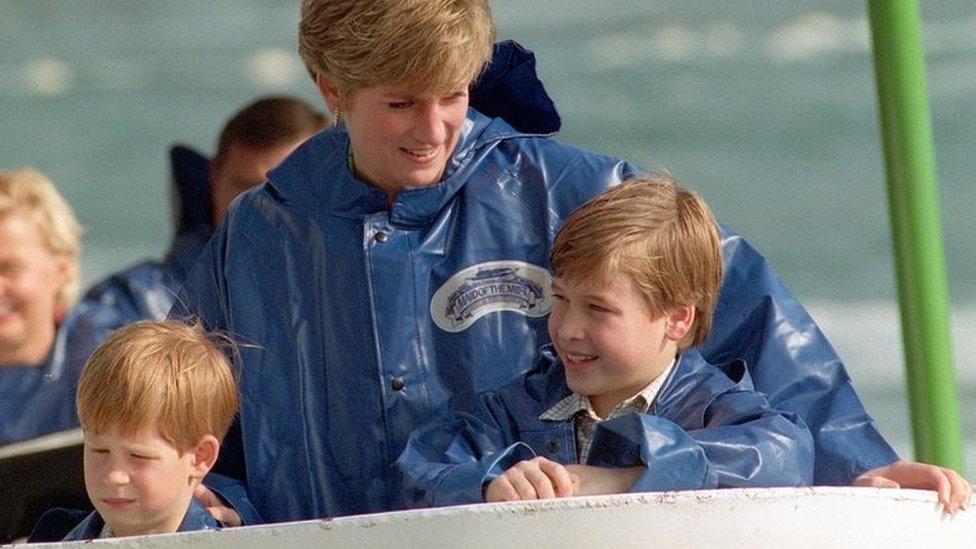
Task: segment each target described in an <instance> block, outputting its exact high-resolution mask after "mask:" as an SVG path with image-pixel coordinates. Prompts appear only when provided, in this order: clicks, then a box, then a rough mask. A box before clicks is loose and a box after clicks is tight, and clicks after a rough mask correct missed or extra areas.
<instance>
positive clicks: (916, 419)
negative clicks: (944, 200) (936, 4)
mask: <svg viewBox="0 0 976 549" xmlns="http://www.w3.org/2000/svg"><path fill="white" fill-rule="evenodd" d="M868 10H869V12H870V17H871V36H872V42H873V46H874V64H875V75H876V78H877V85H878V105H879V107H880V111H881V126H882V139H883V142H884V153H885V170H886V172H887V176H888V177H887V179H888V202H889V208H890V215H891V227H892V233H893V235H894V244H895V258H896V266H897V278H898V296H899V303H900V309H901V321H902V338H903V340H904V341H903V344H904V349H905V368H906V372H907V378H908V389H909V400H910V405H911V414H912V435H913V438H914V441H915V454H916V459H918V460H920V461H926V462H932V463H937V464H939V465H943V466H946V467H951V468H953V469H956V470H957V471H964V463H963V454H962V439H961V435H960V428H959V405H958V397H957V394H956V386H955V373H954V371H953V365H952V349H951V343H950V337H949V305H948V298H947V286H948V284H947V282H946V274H945V261H944V259H943V251H942V230H941V226H940V222H939V195H938V188H937V183H936V177H935V160H934V156H935V155H934V152H933V146H932V126H931V121H930V115H929V109H928V97H927V92H926V81H925V59H924V54H923V48H922V39H921V31H920V27H921V24H920V17H919V8H918V2H917V0H869V1H868Z"/></svg>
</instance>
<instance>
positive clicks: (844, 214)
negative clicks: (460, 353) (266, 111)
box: [0, 0, 976, 466]
mask: <svg viewBox="0 0 976 549" xmlns="http://www.w3.org/2000/svg"><path fill="white" fill-rule="evenodd" d="M298 3H299V2H298V1H297V0H289V1H280V0H279V1H274V2H272V1H258V0H233V1H231V0H218V1H211V2H197V1H191V0H171V1H169V2H154V3H142V2H128V1H123V0H98V1H89V2H84V3H67V2H57V1H54V0H3V1H2V2H0V124H2V131H0V166H2V167H4V168H12V167H18V166H21V165H26V164H30V165H33V166H36V167H38V168H40V169H41V170H43V171H45V172H46V173H48V174H49V175H50V176H51V177H52V179H54V180H55V182H56V183H57V184H58V185H59V186H60V187H61V188H62V189H63V190H64V192H65V194H66V195H67V196H68V197H69V199H70V200H71V202H72V204H73V205H74V206H75V208H76V210H77V212H78V214H79V216H80V217H81V218H82V220H83V222H84V224H85V226H86V227H87V229H88V234H87V236H86V241H85V245H86V248H85V254H84V258H83V264H84V272H85V278H86V280H87V281H91V280H94V279H96V278H99V277H101V276H103V275H104V274H106V273H108V272H111V271H113V270H116V269H118V268H120V267H122V266H124V265H126V264H128V263H131V262H133V261H136V260H138V259H140V258H143V257H147V256H155V255H159V254H160V253H162V251H163V249H164V248H165V246H166V243H167V242H168V239H169V230H170V228H169V227H170V225H169V214H168V205H167V204H168V189H167V181H168V180H167V167H166V150H167V148H168V147H169V145H170V144H171V143H173V142H176V141H179V142H183V143H188V144H191V145H193V146H196V147H198V148H200V149H202V150H204V151H207V152H212V150H213V146H214V142H215V140H216V132H217V130H218V129H219V127H220V126H221V124H222V122H223V120H224V119H225V118H226V116H227V115H228V114H230V113H231V112H233V111H234V110H235V109H237V108H239V107H240V106H241V105H243V104H244V103H246V102H247V101H249V100H251V99H253V98H254V97H256V96H258V95H261V94H266V93H274V92H287V93H293V94H297V95H299V96H301V97H304V98H306V99H309V100H312V101H315V102H316V104H321V102H320V101H319V100H318V98H317V96H316V94H315V90H314V89H313V87H312V86H311V84H310V82H309V81H308V79H307V76H306V75H305V73H304V69H303V67H302V65H301V63H300V62H299V60H298V58H297V55H295V54H294V50H295V29H296V25H297V18H298ZM492 7H493V10H494V13H495V17H496V21H497V23H498V27H499V34H500V36H501V37H514V38H517V39H519V40H520V41H522V42H523V43H524V44H525V45H527V46H528V47H529V48H531V49H533V50H534V51H535V52H536V54H537V56H538V59H539V69H540V72H541V73H542V75H543V79H544V81H545V82H546V84H547V87H548V88H549V90H550V92H551V94H552V95H553V97H554V98H555V99H556V101H557V103H558V105H559V107H560V110H561V112H562V114H563V120H564V131H563V132H562V134H561V139H562V140H564V141H567V142H571V143H573V144H576V145H579V146H583V147H585V148H590V149H594V150H598V151H602V152H607V153H612V154H616V155H619V156H623V157H626V158H630V159H633V160H637V161H639V162H641V163H643V164H645V165H648V166H656V167H664V168H667V169H668V170H670V171H671V172H672V173H673V174H675V175H676V176H677V177H678V178H679V180H681V181H683V182H685V183H686V184H688V185H690V186H692V187H694V188H696V189H698V190H699V191H700V192H701V193H702V194H703V195H704V196H705V197H706V199H708V200H709V202H710V203H711V204H712V205H713V207H714V208H715V210H716V212H717V213H718V215H719V216H720V217H721V218H722V219H723V220H724V221H725V222H727V223H728V224H730V225H731V226H733V227H734V228H736V229H737V230H739V231H740V232H742V233H744V234H745V235H747V236H748V237H749V238H750V239H751V240H752V241H753V242H754V243H755V244H756V245H757V246H758V247H759V248H760V249H762V250H763V251H764V252H765V253H766V255H767V256H768V257H769V258H770V260H771V261H772V262H773V264H774V265H776V266H777V268H778V270H779V272H780V274H781V275H782V276H783V278H784V279H785V280H786V282H787V283H788V284H789V285H790V287H791V288H793V290H794V291H795V292H796V293H797V294H798V295H799V296H800V297H801V298H802V299H803V300H804V302H805V303H807V304H808V305H809V306H810V308H811V310H812V312H813V313H814V315H815V316H816V317H817V318H818V320H819V321H820V322H821V323H822V325H823V327H824V329H825V331H827V333H828V334H829V335H830V336H831V339H832V340H833V341H834V343H835V345H836V346H837V347H838V349H839V350H840V351H841V354H842V356H844V357H845V359H846V362H847V363H848V366H849V370H850V371H851V375H852V377H854V379H855V381H856V382H858V387H859V389H860V393H861V394H862V396H863V397H864V400H865V401H866V403H867V406H868V408H869V409H870V410H871V411H872V412H873V413H874V414H875V416H876V417H877V419H878V421H879V423H880V424H881V427H882V430H883V432H884V433H885V435H886V436H887V437H888V438H889V439H891V441H892V442H893V443H894V444H895V445H896V446H897V447H898V449H899V450H900V451H902V452H903V453H905V454H906V455H910V436H909V431H908V416H907V410H906V407H905V399H904V390H903V389H902V368H903V367H902V365H901V348H900V339H899V335H898V328H897V309H896V307H895V305H894V302H893V296H894V279H893V269H892V264H891V257H890V256H891V244H890V233H889V229H888V221H887V217H886V202H885V195H884V180H883V173H882V160H881V151H880V144H879V143H880V142H879V137H878V135H879V134H878V128H877V121H876V100H875V92H874V82H873V76H872V73H871V60H870V50H869V43H868V30H867V23H866V19H865V11H864V5H863V3H860V2H847V1H811V0H803V1H794V2H789V3H787V2H782V3H772V4H770V3H767V2H757V1H747V0H722V1H719V0H707V1H697V2H681V1H677V0H675V1H648V0H604V1H602V2H593V1H592V0H494V1H493V2H492ZM923 9H924V13H923V15H924V19H925V39H926V45H927V50H928V61H929V66H928V70H929V75H930V79H929V81H930V93H931V96H932V112H933V117H934V127H935V137H936V150H937V155H938V160H939V176H940V180H941V184H942V189H941V193H942V200H943V211H944V218H943V222H944V227H945V238H946V250H947V261H948V268H949V278H950V285H951V293H952V307H953V320H954V333H955V338H954V342H955V354H956V357H957V364H958V368H959V377H960V379H961V380H962V382H963V383H962V385H961V389H962V390H961V404H962V413H963V417H964V420H965V423H966V438H967V441H968V442H969V445H968V448H969V454H970V455H969V458H970V459H969V463H970V464H971V466H972V465H976V459H974V458H976V453H974V451H976V450H974V445H973V442H974V440H973V439H974V437H973V432H974V427H976V421H974V418H973V408H974V406H976V399H974V397H976V358H974V357H976V343H974V341H976V340H974V338H972V337H970V334H971V333H972V332H973V330H974V329H976V305H974V304H976V286H974V285H973V284H972V279H973V273H974V271H976V253H973V251H972V247H971V245H970V235H972V234H974V229H976V216H973V215H972V213H971V212H970V210H971V208H972V207H973V204H974V203H976V186H974V185H972V174H973V173H974V172H976V166H974V163H976V155H974V154H973V152H974V151H973V146H974V143H976V139H974V138H976V129H974V128H976V101H974V100H973V99H974V95H976V91H974V90H976V13H974V12H973V10H972V3H971V1H968V0H967V1H962V0H959V1H952V0H941V1H932V2H925V3H924V6H923Z"/></svg>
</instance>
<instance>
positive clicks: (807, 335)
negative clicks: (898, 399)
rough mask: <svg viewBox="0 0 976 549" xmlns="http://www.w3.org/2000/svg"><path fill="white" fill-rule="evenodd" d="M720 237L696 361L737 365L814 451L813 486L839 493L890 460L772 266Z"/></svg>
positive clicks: (840, 369)
mask: <svg viewBox="0 0 976 549" xmlns="http://www.w3.org/2000/svg"><path fill="white" fill-rule="evenodd" d="M720 232H721V236H722V248H723V260H724V264H725V276H724V279H723V283H722V290H721V294H720V296H719V301H718V305H717V307H716V310H715V315H714V322H713V324H712V330H711V332H710V335H709V338H708V340H707V341H705V343H704V344H703V345H702V346H701V347H700V350H701V353H702V355H704V356H705V358H706V359H707V360H708V361H709V362H711V363H713V364H725V363H729V362H730V361H733V360H735V359H744V360H745V361H746V362H747V363H748V364H749V372H750V374H751V375H752V380H753V382H754V384H755V387H756V390H757V391H759V392H762V393H764V394H765V395H766V398H767V399H768V401H769V404H770V406H772V407H773V408H774V409H778V410H783V411H785V412H792V413H795V414H797V415H799V416H800V418H802V419H803V421H804V423H805V424H806V425H807V426H809V429H810V432H811V433H812V435H813V440H814V445H815V448H816V455H817V459H816V461H815V464H814V467H815V468H814V477H813V482H814V484H818V485H820V484H827V485H847V484H850V483H851V482H852V481H853V480H854V478H856V477H857V476H858V475H860V474H861V473H863V472H865V471H867V470H870V469H873V468H875V467H880V466H883V465H887V464H889V463H891V462H893V461H895V460H896V459H898V456H897V455H896V454H895V452H894V451H893V450H892V449H891V447H890V446H889V445H888V443H887V442H885V440H884V438H883V437H882V436H881V434H880V433H879V432H878V430H877V428H876V426H875V425H874V422H873V421H872V419H871V417H870V416H869V415H868V413H867V412H866V411H865V409H864V406H863V405H862V404H861V402H860V400H859V399H858V397H857V394H856V393H855V392H854V388H853V386H852V385H851V381H850V379H849V378H848V376H847V372H846V371H845V370H844V366H843V364H842V363H841V361H840V358H839V357H838V356H837V353H836V352H835V351H834V349H833V347H831V345H830V343H829V342H828V341H827V338H826V337H825V336H824V334H823V333H822V332H821V331H820V329H819V328H818V327H817V325H816V323H815V322H814V321H813V319H812V318H811V317H810V315H809V314H808V313H807V311H806V310H805V309H804V308H803V306H802V305H801V304H800V303H799V302H798V301H797V300H796V298H794V297H793V295H792V294H791V293H790V291H789V290H788V289H787V288H786V286H785V285H784V284H783V282H782V281H781V280H780V279H779V277H778V276H777V275H776V273H775V271H774V270H773V268H772V266H770V265H769V263H768V262H766V260H765V258H763V256H762V255H761V254H759V252H757V251H756V250H755V249H754V248H753V247H752V246H751V245H749V243H748V242H746V241H745V239H743V238H741V237H740V236H738V235H736V234H734V233H733V232H731V231H729V230H728V229H725V228H722V227H720Z"/></svg>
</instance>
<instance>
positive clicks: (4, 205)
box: [0, 168, 82, 311]
mask: <svg viewBox="0 0 976 549" xmlns="http://www.w3.org/2000/svg"><path fill="white" fill-rule="evenodd" d="M18 211H23V212H25V213H26V214H27V215H28V216H29V217H30V218H31V219H32V220H33V221H34V224H35V226H36V227H37V230H38V231H39V232H40V234H41V239H42V240H43V241H44V244H45V245H46V246H47V248H48V250H50V252H51V253H52V254H53V255H54V256H55V257H56V258H58V259H59V260H60V261H64V262H65V264H66V266H67V267H68V277H69V278H68V282H66V283H65V285H64V286H63V287H62V288H61V290H60V291H59V292H58V296H57V301H58V305H59V306H60V307H62V308H63V310H65V311H66V310H68V309H70V308H71V306H72V305H74V303H75V300H77V299H78V290H79V278H80V272H79V271H80V269H79V268H78V256H79V255H81V233H82V228H81V224H79V223H78V219H77V218H76V217H75V214H74V212H72V211H71V206H69V205H68V202H67V201H66V200H65V199H64V197H62V196H61V194H60V193H58V189H57V188H56V187H55V186H54V183H51V180H49V179H48V178H47V177H45V176H44V174H42V173H41V172H39V171H37V170H32V169H29V168H28V169H22V170H15V171H9V172H4V171H0V217H2V216H5V215H8V214H11V213H14V212H18Z"/></svg>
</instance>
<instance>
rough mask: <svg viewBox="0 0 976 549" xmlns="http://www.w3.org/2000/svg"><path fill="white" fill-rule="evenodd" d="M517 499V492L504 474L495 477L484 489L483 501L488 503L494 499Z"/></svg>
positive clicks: (494, 500)
mask: <svg viewBox="0 0 976 549" xmlns="http://www.w3.org/2000/svg"><path fill="white" fill-rule="evenodd" d="M518 499H519V495H518V492H517V491H516V490H515V487H514V486H512V483H511V482H509V481H508V477H507V476H506V475H501V476H499V477H495V479H494V480H492V481H491V482H490V483H488V488H487V489H486V490H485V501H486V502H488V503H493V502H496V501H518Z"/></svg>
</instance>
